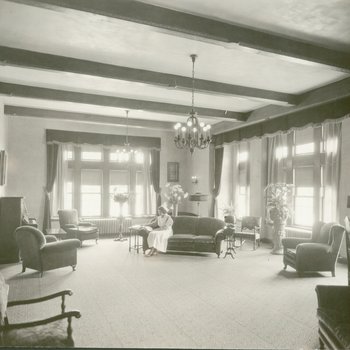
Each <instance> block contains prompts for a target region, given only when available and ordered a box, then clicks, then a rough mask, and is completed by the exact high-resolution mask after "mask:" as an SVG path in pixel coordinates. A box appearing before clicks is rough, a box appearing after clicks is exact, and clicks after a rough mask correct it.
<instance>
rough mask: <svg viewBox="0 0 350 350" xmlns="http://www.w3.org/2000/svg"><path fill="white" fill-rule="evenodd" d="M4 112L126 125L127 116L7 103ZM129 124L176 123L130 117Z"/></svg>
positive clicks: (165, 125)
mask: <svg viewBox="0 0 350 350" xmlns="http://www.w3.org/2000/svg"><path fill="white" fill-rule="evenodd" d="M4 114H5V115H8V116H20V117H35V118H48V119H60V120H70V121H72V120H73V121H82V122H87V123H96V124H110V125H123V126H124V125H125V124H126V122H125V117H124V118H122V117H111V116H107V115H99V114H89V113H79V112H66V111H57V110H52V109H46V108H32V107H19V106H12V105H7V104H5V106H4ZM128 124H129V126H131V127H138V128H149V129H165V130H170V129H173V126H174V123H170V122H163V121H151V120H145V119H135V118H128Z"/></svg>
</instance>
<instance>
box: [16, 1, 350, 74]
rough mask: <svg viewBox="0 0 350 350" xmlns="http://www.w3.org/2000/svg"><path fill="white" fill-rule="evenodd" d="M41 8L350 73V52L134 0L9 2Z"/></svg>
mask: <svg viewBox="0 0 350 350" xmlns="http://www.w3.org/2000/svg"><path fill="white" fill-rule="evenodd" d="M12 1H13V2H20V3H25V4H27V5H28V4H29V5H34V6H40V7H55V8H57V7H59V8H61V9H62V8H65V9H74V10H78V11H84V12H89V13H93V14H98V15H102V16H106V17H113V18H118V19H122V20H126V21H132V22H136V23H140V24H145V25H149V26H154V27H157V28H162V29H164V30H166V31H172V32H176V33H179V34H182V35H186V36H191V37H198V38H201V40H208V41H210V42H219V43H226V44H238V45H240V46H242V47H247V48H252V49H255V50H259V51H264V52H268V53H270V54H274V55H278V56H285V57H289V58H297V59H301V60H304V61H309V62H314V63H319V64H322V65H326V66H329V67H332V68H333V69H336V70H340V71H344V72H350V53H349V52H345V51H339V50H338V51H337V50H334V49H331V48H327V47H323V46H320V45H317V44H312V43H307V42H304V41H300V40H297V39H295V38H290V37H284V36H281V35H277V34H272V33H268V32H264V31H259V30H257V29H252V28H247V27H243V26H240V25H237V24H230V23H224V22H220V21H217V20H214V19H209V18H204V17H200V16H198V15H193V14H188V13H184V12H179V11H175V10H170V9H166V8H162V7H159V6H154V5H150V4H146V3H143V2H139V1H135V0H113V1H110V0H12Z"/></svg>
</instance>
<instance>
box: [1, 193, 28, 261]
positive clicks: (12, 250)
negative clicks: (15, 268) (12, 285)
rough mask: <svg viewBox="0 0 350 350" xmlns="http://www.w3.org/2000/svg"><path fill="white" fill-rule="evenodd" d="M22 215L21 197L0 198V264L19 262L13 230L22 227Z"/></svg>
mask: <svg viewBox="0 0 350 350" xmlns="http://www.w3.org/2000/svg"><path fill="white" fill-rule="evenodd" d="M23 213H24V199H23V197H1V198H0V264H9V263H15V262H18V261H19V260H20V259H19V252H18V246H17V243H16V238H15V230H16V228H17V227H19V226H21V225H22V219H23Z"/></svg>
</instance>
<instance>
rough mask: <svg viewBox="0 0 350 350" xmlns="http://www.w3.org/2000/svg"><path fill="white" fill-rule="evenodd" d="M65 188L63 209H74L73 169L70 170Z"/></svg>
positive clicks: (64, 184)
mask: <svg viewBox="0 0 350 350" xmlns="http://www.w3.org/2000/svg"><path fill="white" fill-rule="evenodd" d="M63 188H64V189H63V191H64V193H63V209H73V172H72V170H71V169H69V170H68V173H67V179H66V181H64V183H63Z"/></svg>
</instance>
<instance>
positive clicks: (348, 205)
mask: <svg viewBox="0 0 350 350" xmlns="http://www.w3.org/2000/svg"><path fill="white" fill-rule="evenodd" d="M346 207H347V208H350V196H348V202H347V206H346Z"/></svg>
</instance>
